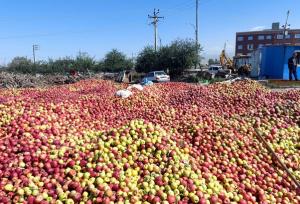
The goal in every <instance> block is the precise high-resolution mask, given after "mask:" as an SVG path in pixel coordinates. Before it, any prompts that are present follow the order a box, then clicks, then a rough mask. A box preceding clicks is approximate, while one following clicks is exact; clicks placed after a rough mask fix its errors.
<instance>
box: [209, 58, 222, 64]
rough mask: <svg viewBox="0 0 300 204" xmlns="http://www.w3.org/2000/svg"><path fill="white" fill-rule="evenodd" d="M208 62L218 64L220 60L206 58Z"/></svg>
mask: <svg viewBox="0 0 300 204" xmlns="http://www.w3.org/2000/svg"><path fill="white" fill-rule="evenodd" d="M208 64H209V65H212V64H220V60H218V59H209V60H208Z"/></svg>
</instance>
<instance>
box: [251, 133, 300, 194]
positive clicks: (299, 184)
mask: <svg viewBox="0 0 300 204" xmlns="http://www.w3.org/2000/svg"><path fill="white" fill-rule="evenodd" d="M255 133H256V136H257V137H258V139H259V140H261V141H262V142H263V143H264V145H265V147H266V148H267V150H268V151H269V153H271V154H272V156H273V158H275V159H276V160H277V161H278V163H279V164H280V166H281V168H282V169H283V170H285V172H286V173H287V174H288V176H289V177H290V179H291V180H292V181H293V182H294V183H295V185H296V187H297V194H298V195H299V194H300V183H299V181H297V179H296V178H295V176H294V175H293V174H292V173H291V172H290V170H289V169H288V168H287V167H286V166H285V164H284V163H283V162H282V161H281V159H280V158H279V157H278V156H277V155H276V153H275V152H274V151H273V149H272V148H271V147H270V145H269V144H268V142H267V141H266V140H265V139H264V138H263V136H261V135H260V134H259V132H258V130H257V129H255Z"/></svg>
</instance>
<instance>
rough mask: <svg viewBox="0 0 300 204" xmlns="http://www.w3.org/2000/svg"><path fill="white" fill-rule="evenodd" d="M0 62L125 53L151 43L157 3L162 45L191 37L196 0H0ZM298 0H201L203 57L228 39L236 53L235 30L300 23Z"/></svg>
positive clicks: (216, 51)
mask: <svg viewBox="0 0 300 204" xmlns="http://www.w3.org/2000/svg"><path fill="white" fill-rule="evenodd" d="M0 3H1V7H0V28H1V29H0V64H4V63H8V62H9V60H11V59H12V57H14V56H27V57H32V44H38V45H40V50H39V51H37V58H38V59H47V58H49V57H50V58H58V57H63V56H76V54H77V53H78V52H79V51H82V52H88V53H89V54H90V55H91V56H94V57H95V59H101V58H103V56H104V55H105V53H106V52H108V51H109V50H111V49H112V48H117V49H119V50H121V51H123V52H124V53H126V54H127V55H128V56H129V57H131V55H132V54H133V55H136V54H137V53H138V52H139V51H140V50H141V49H142V48H143V47H144V46H146V45H152V44H153V27H152V26H150V25H148V24H149V23H150V21H149V20H148V19H147V15H148V14H151V13H152V12H153V9H154V8H159V9H160V13H161V15H162V16H164V17H165V19H164V20H162V21H161V22H160V24H159V37H160V38H161V42H162V44H167V43H169V42H171V41H172V40H174V39H177V38H194V28H193V26H192V25H191V24H194V23H195V0H26V1H23V0H0ZM298 7H299V0H248V1H244V0H200V5H199V13H200V15H199V38H200V43H201V44H202V45H203V46H204V53H203V55H204V56H205V57H206V58H209V57H217V56H218V55H219V53H220V52H221V49H222V48H223V46H224V43H225V42H227V49H228V52H229V53H233V52H234V39H235V32H237V31H247V30H251V29H253V28H256V27H261V26H262V27H265V28H269V27H270V26H271V23H272V22H275V21H279V22H280V23H284V21H285V17H286V12H287V10H288V9H290V10H291V16H290V24H291V27H292V28H300V21H299V19H300V12H299V10H298V11H297V10H296V9H297V8H298Z"/></svg>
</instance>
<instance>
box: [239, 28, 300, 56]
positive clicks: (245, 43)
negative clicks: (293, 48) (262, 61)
mask: <svg viewBox="0 0 300 204" xmlns="http://www.w3.org/2000/svg"><path fill="white" fill-rule="evenodd" d="M283 34H284V30H283V29H281V28H280V26H279V23H273V25H272V29H267V30H262V31H249V32H237V33H236V47H235V55H236V56H238V55H249V54H250V53H251V52H252V51H253V50H256V49H257V48H260V47H262V46H267V45H283V44H285V45H300V29H289V30H288V32H287V33H286V36H285V37H284V35H283Z"/></svg>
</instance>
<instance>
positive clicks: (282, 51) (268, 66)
mask: <svg viewBox="0 0 300 204" xmlns="http://www.w3.org/2000/svg"><path fill="white" fill-rule="evenodd" d="M296 50H297V51H300V46H287V45H272V46H266V47H263V48H261V55H262V57H261V64H260V73H259V78H261V79H284V80H288V79H289V68H288V59H289V58H290V57H291V56H292V55H293V53H294V51H296ZM297 74H298V78H300V67H298V68H297Z"/></svg>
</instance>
